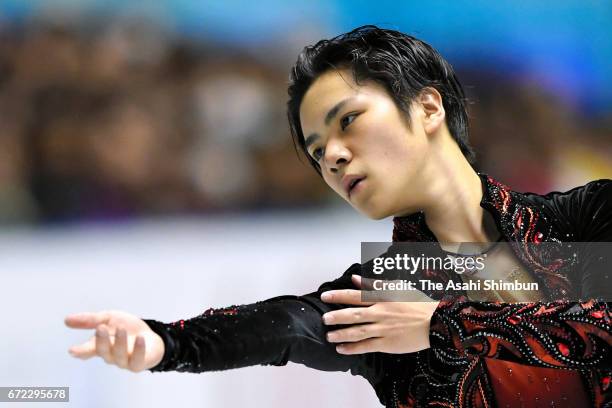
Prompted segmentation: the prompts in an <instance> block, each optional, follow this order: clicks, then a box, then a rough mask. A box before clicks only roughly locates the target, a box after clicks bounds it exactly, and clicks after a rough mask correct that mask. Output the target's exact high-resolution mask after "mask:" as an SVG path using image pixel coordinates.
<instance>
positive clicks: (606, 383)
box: [601, 376, 610, 391]
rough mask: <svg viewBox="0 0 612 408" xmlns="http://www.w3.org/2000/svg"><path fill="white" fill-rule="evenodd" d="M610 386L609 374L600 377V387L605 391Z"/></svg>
mask: <svg viewBox="0 0 612 408" xmlns="http://www.w3.org/2000/svg"><path fill="white" fill-rule="evenodd" d="M609 386H610V376H607V377H604V378H602V379H601V388H602V389H603V390H604V391H606V390H607V389H608V387H609Z"/></svg>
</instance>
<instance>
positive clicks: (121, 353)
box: [111, 328, 128, 368]
mask: <svg viewBox="0 0 612 408" xmlns="http://www.w3.org/2000/svg"><path fill="white" fill-rule="evenodd" d="M127 348H128V347H127V331H126V330H125V329H124V328H117V330H116V332H115V342H114V344H113V345H112V347H111V356H112V357H113V360H114V362H115V364H116V365H117V366H118V367H120V368H127V366H128V349H127Z"/></svg>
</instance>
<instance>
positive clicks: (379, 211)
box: [355, 207, 390, 220]
mask: <svg viewBox="0 0 612 408" xmlns="http://www.w3.org/2000/svg"><path fill="white" fill-rule="evenodd" d="M355 209H356V210H357V211H358V212H359V213H360V214H363V215H365V216H366V217H368V218H369V219H371V220H382V219H383V218H387V217H388V216H389V215H390V214H389V212H388V211H386V209H385V208H376V207H367V208H364V207H361V208H358V207H355Z"/></svg>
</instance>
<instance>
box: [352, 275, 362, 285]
mask: <svg viewBox="0 0 612 408" xmlns="http://www.w3.org/2000/svg"><path fill="white" fill-rule="evenodd" d="M351 280H352V281H353V285H355V286H357V289H361V276H359V275H355V274H353V275H351Z"/></svg>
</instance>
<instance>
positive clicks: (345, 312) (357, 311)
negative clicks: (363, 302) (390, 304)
mask: <svg viewBox="0 0 612 408" xmlns="http://www.w3.org/2000/svg"><path fill="white" fill-rule="evenodd" d="M322 317H323V323H324V324H327V325H330V324H357V323H369V322H374V321H376V320H375V317H374V316H373V315H372V313H371V311H370V309H369V308H368V307H349V308H346V309H340V310H334V311H333V312H327V313H325V314H324V315H323V316H322Z"/></svg>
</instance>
